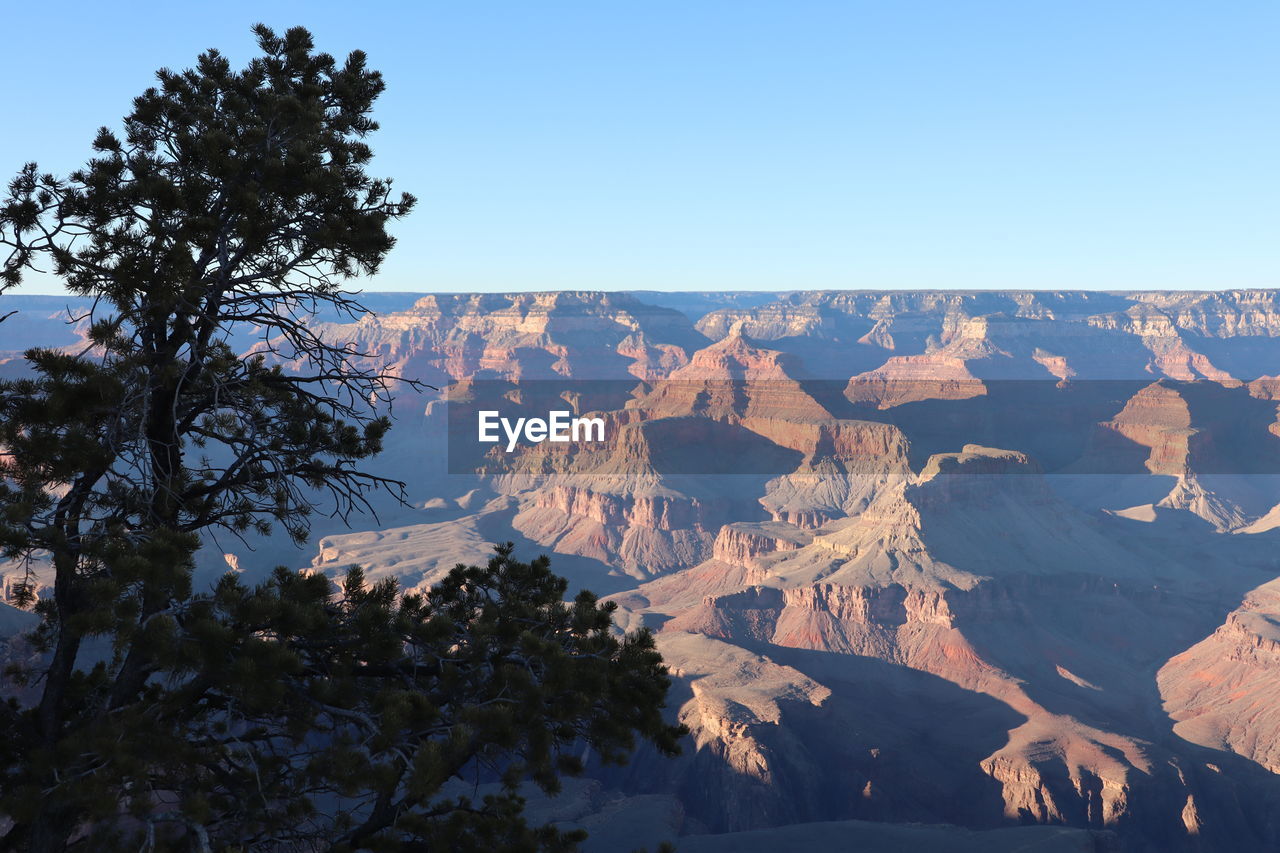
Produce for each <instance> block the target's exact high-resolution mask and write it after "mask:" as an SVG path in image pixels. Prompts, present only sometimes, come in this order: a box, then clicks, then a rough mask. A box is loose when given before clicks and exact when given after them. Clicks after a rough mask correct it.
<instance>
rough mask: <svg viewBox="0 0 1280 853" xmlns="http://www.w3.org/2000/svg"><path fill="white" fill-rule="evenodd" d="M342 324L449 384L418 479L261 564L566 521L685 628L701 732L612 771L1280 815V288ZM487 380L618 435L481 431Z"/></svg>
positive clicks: (506, 403) (421, 403) (394, 441)
mask: <svg viewBox="0 0 1280 853" xmlns="http://www.w3.org/2000/svg"><path fill="white" fill-rule="evenodd" d="M682 312H688V313H687V314H686V313H682ZM331 320H332V318H329V320H326V321H325V322H326V323H328V324H327V325H323V326H322V328H323V329H324V332H325V334H326V335H328V336H330V337H331V338H332V339H333V340H338V341H349V342H351V343H353V344H354V345H355V346H357V347H359V348H360V349H361V350H362V351H365V352H367V353H369V356H368V357H369V358H370V359H371V360H372V361H376V362H377V363H378V364H380V365H384V366H387V367H389V368H390V369H392V370H395V371H398V372H400V373H402V374H403V375H405V376H411V377H414V378H420V379H424V380H426V381H428V382H432V383H433V384H437V385H440V386H442V387H444V388H446V389H447V395H444V396H441V397H438V398H437V397H433V396H432V395H427V397H426V398H418V397H413V398H409V406H408V411H409V414H408V415H402V418H401V420H400V421H399V422H398V424H397V426H396V429H394V430H392V433H391V437H390V439H389V441H388V451H387V453H386V454H385V455H384V458H383V459H382V460H380V461H379V462H378V463H377V464H379V465H382V466H384V467H383V468H382V469H381V470H382V471H384V472H385V473H388V474H390V475H392V476H399V477H402V478H404V479H406V480H407V481H409V482H408V486H409V492H410V498H411V506H409V507H391V508H388V512H387V514H386V515H384V517H383V519H382V520H381V521H380V522H378V523H374V522H369V523H368V524H367V526H366V529H359V530H355V531H346V530H339V529H336V527H332V526H331V527H323V526H321V527H318V529H317V535H316V540H315V541H314V542H313V543H312V544H313V546H314V547H313V550H312V551H311V552H310V553H307V554H304V555H295V556H293V557H287V556H280V557H278V556H277V555H278V554H283V553H284V552H283V551H276V550H269V551H259V552H250V551H244V550H236V549H235V548H233V549H232V550H235V551H236V553H233V554H231V557H232V558H234V560H235V565H236V566H237V567H238V568H239V570H240V571H242V572H243V573H245V574H246V575H252V574H254V573H255V572H258V571H261V568H259V564H262V563H263V561H264V560H265V559H266V557H264V556H263V555H264V554H269V555H270V557H271V559H270V560H269V561H268V562H269V563H272V564H273V563H274V562H288V561H289V560H290V559H292V560H294V562H296V564H298V565H311V566H312V567H314V568H317V569H320V570H323V571H332V572H337V571H340V570H341V569H342V568H345V566H347V565H349V564H351V563H359V564H361V565H363V566H364V567H365V569H366V571H367V572H368V573H370V574H371V576H373V577H379V578H380V577H394V578H396V579H398V580H399V581H400V582H401V583H402V584H403V585H404V586H405V587H406V588H416V589H423V588H426V587H429V586H430V585H431V584H432V583H433V582H435V581H436V580H437V579H438V578H439V577H440V575H441V573H442V572H443V571H446V570H447V568H448V567H449V566H451V565H453V563H455V562H457V561H458V560H466V561H471V562H475V561H478V560H481V559H483V558H484V554H485V551H486V549H487V547H488V543H490V542H494V541H513V542H515V543H517V546H518V549H519V553H521V554H523V555H532V554H535V553H538V552H546V553H549V555H550V556H551V557H552V566H553V569H555V570H558V571H560V572H562V573H564V574H565V575H566V576H568V577H569V578H570V580H571V584H572V587H573V588H574V589H576V588H580V587H585V588H589V589H592V590H594V591H596V592H598V593H601V594H604V595H608V596H609V597H610V598H611V599H612V600H614V601H616V602H617V603H618V605H619V608H618V611H617V619H618V622H619V625H620V627H622V628H626V629H635V628H639V627H641V626H645V627H649V628H651V629H654V630H655V631H656V632H657V639H658V644H659V647H660V649H661V650H662V652H663V654H664V657H665V659H666V660H667V662H668V664H669V665H670V667H671V669H672V674H673V677H674V680H675V686H674V687H673V693H672V699H671V712H672V713H673V714H675V715H678V716H679V717H680V719H682V720H684V721H685V722H686V723H687V724H688V725H689V726H690V728H691V729H692V732H693V734H692V737H691V739H690V742H689V743H688V745H687V746H686V750H685V754H684V755H683V756H682V757H681V758H679V759H678V760H675V761H665V760H659V759H658V758H657V757H656V756H652V755H647V754H641V755H640V756H638V757H637V759H636V761H635V762H634V763H633V764H632V765H631V767H630V768H627V769H621V770H618V769H608V768H598V767H593V768H592V769H591V774H592V775H593V778H594V779H595V780H596V781H595V782H594V783H593V784H599V785H603V786H605V788H604V789H603V790H607V791H611V792H614V793H615V794H616V797H614V798H613V799H610V798H609V797H606V796H605V795H603V794H602V795H600V796H599V797H597V799H598V800H599V801H600V802H601V803H604V802H615V803H624V802H625V803H632V804H634V803H637V802H640V801H641V800H643V799H644V798H645V797H653V796H660V797H665V798H674V799H675V800H678V804H677V805H678V808H677V807H675V806H673V807H672V809H670V810H669V812H670V814H671V815H678V816H677V817H672V818H671V820H672V821H674V823H673V825H677V824H678V826H677V829H678V831H680V832H681V833H683V834H685V835H686V836H688V837H690V838H694V837H695V836H699V837H700V836H701V835H706V837H707V838H714V837H716V834H720V833H732V834H733V835H732V836H730V835H724V836H723V838H724V839H726V840H725V843H726V844H729V843H730V840H728V839H732V841H733V843H737V841H738V840H740V839H741V838H743V837H744V836H743V835H742V834H743V833H749V832H751V831H765V830H771V828H772V829H777V828H781V827H797V826H801V825H809V824H810V823H812V822H824V821H858V822H863V821H870V822H899V823H901V822H915V823H922V824H955V825H959V826H962V827H966V828H967V829H968V830H972V831H975V832H976V831H979V830H983V831H986V830H996V829H998V828H1006V829H1007V827H1010V826H1014V825H1017V824H1046V825H1050V826H1053V827H1072V828H1075V829H1077V830H1079V831H1080V833H1081V834H1079V835H1072V836H1071V837H1072V838H1073V839H1077V840H1079V839H1083V840H1085V841H1087V843H1089V844H1095V843H1096V844H1097V845H1104V844H1107V843H1112V842H1108V841H1106V839H1108V838H1110V839H1112V840H1113V842H1114V845H1115V846H1114V849H1117V850H1119V849H1123V850H1131V851H1142V853H1146V851H1152V853H1154V851H1197V853H1201V851H1211V850H1242V851H1261V850H1270V849H1276V848H1277V847H1280V751H1278V748H1277V747H1276V745H1275V744H1276V742H1277V737H1276V735H1277V732H1278V731H1280V681H1278V680H1277V678H1276V677H1275V676H1274V671H1275V670H1277V665H1280V628H1277V626H1278V625H1280V589H1277V587H1276V584H1277V583H1280V581H1277V577H1278V576H1280V559H1278V558H1277V556H1276V555H1277V554H1280V547H1278V540H1277V537H1278V536H1280V533H1277V532H1276V529H1277V527H1280V410H1278V408H1277V401H1280V381H1277V380H1276V379H1275V378H1274V377H1276V376H1280V294H1277V293H1276V292H1270V291H1268V292H1233V291H1226V292H1221V293H1199V294H1197V293H1078V292H1058V293H1017V292H974V293H965V292H902V293H882V292H843V293H832V292H798V293H788V294H776V295H769V296H764V295H759V294H752V295H744V294H737V295H734V294H701V295H699V294H661V293H652V294H648V293H646V294H599V293H552V294H486V295H435V296H425V297H422V298H420V299H417V300H416V301H415V302H413V304H411V305H400V306H398V310H389V311H387V312H386V313H383V314H381V315H379V316H377V317H371V318H366V319H364V320H361V321H360V322H359V323H354V324H338V323H333V322H331ZM317 322H319V321H317ZM5 332H6V329H5V327H3V326H0V351H5V350H7V349H9V348H10V347H8V346H7V345H5V343H4V342H3V340H2V338H3V335H4V334H5ZM446 396H447V400H448V401H447V402H446V399H445V397H446ZM467 400H470V401H471V402H472V403H475V402H476V401H480V402H483V403H484V404H485V405H486V406H489V405H492V406H493V407H495V408H502V409H503V410H504V412H506V413H509V414H511V415H512V416H517V415H519V416H536V415H538V414H540V413H545V412H546V411H547V410H548V408H549V407H554V408H566V409H571V410H572V411H573V412H574V413H575V414H589V415H592V416H597V417H599V418H601V419H602V421H603V422H604V423H605V424H606V430H605V432H606V437H605V440H603V441H601V442H577V443H557V444H553V443H551V442H542V443H533V444H529V443H525V444H523V445H521V446H519V447H517V448H515V449H513V450H512V451H511V452H505V450H495V449H494V448H493V447H482V448H480V449H479V450H478V452H475V453H470V452H469V451H468V452H463V453H457V454H455V450H456V449H457V445H458V444H460V442H459V436H461V435H462V434H463V433H462V432H459V430H460V429H465V430H466V431H467V434H468V435H470V434H473V432H472V431H473V430H474V423H470V424H468V423H463V424H462V427H458V425H457V424H454V423H452V422H450V420H449V415H450V413H451V412H453V411H455V408H454V407H455V406H456V405H457V404H458V403H459V401H467ZM398 402H399V403H400V404H401V405H402V411H403V406H404V404H405V403H406V398H405V397H402V398H401V400H400V401H398ZM424 409H425V411H426V413H425V415H422V416H418V413H420V412H422V411H423V410H424ZM464 449H465V448H464ZM445 458H447V459H448V464H447V465H446V464H445V463H444V462H443V461H442V460H443V459H445ZM208 562H209V565H210V566H211V567H213V568H217V569H218V570H219V571H220V570H222V569H223V568H225V567H226V566H227V565H229V564H230V562H231V560H230V559H229V558H226V557H224V556H223V554H222V552H221V551H218V553H216V554H211V555H210V560H209V561H208ZM12 576H13V572H12V571H11V570H10V569H6V568H0V584H3V583H4V582H5V580H6V578H9V579H11V578H12ZM3 589H4V587H3V586H0V591H3ZM0 615H2V613H0ZM0 629H3V625H2V624H0ZM610 796H613V795H612V794H610ZM664 802H668V801H665V800H664ZM619 808H622V806H619ZM664 814H667V812H664ZM664 819H665V818H664ZM841 825H843V824H841ZM872 825H874V824H872ZM898 828H899V829H901V827H898ZM1006 829H1000V831H1006ZM797 831H798V830H797ZM957 831H959V830H957ZM707 834H709V835H707ZM797 837H798V836H797ZM1055 837H1057V836H1055ZM696 843H700V842H691V844H696ZM679 846H681V847H683V846H684V844H683V842H681V843H680V844H679ZM691 849H692V847H691ZM1098 849H1105V848H1104V847H1102V846H1099V847H1098Z"/></svg>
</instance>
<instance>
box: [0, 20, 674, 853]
mask: <svg viewBox="0 0 1280 853" xmlns="http://www.w3.org/2000/svg"><path fill="white" fill-rule="evenodd" d="M255 31H256V33H257V36H258V43H259V46H260V48H261V55H260V56H258V57H257V58H255V59H253V60H252V61H251V62H250V63H249V64H248V65H247V66H246V67H245V68H244V69H241V70H233V69H232V68H231V67H230V64H229V63H228V62H227V60H226V59H225V57H223V56H222V55H221V54H219V53H218V52H217V51H209V52H207V53H205V54H203V55H202V56H200V58H199V61H198V62H197V64H196V67H195V68H193V69H190V70H187V71H182V72H171V71H167V70H165V71H161V72H159V74H158V85H157V86H155V87H153V88H151V89H148V90H146V91H145V92H144V93H143V94H142V95H141V96H140V97H138V98H137V99H135V101H134V104H133V110H132V111H131V112H130V113H129V115H127V116H126V117H125V119H124V123H123V130H122V132H120V133H116V132H113V131H111V130H109V129H107V128H103V129H102V130H101V131H99V133H98V135H97V137H96V138H95V140H94V142H93V149H94V152H95V153H94V156H93V158H92V159H91V160H90V161H89V162H88V164H87V165H86V166H85V167H84V168H82V169H80V170H78V171H75V172H73V173H71V174H70V175H69V176H68V177H66V178H65V179H63V178H57V177H54V176H53V175H51V174H47V173H43V172H41V171H40V170H39V168H38V167H37V166H36V165H35V164H31V165H28V166H27V167H25V168H24V169H22V171H21V172H20V173H19V174H18V176H17V177H16V178H15V179H14V180H13V181H12V182H11V183H10V185H9V190H8V194H7V196H6V197H5V198H4V199H3V200H0V247H3V248H4V249H6V250H7V255H4V256H3V257H0V290H3V289H5V288H7V287H10V286H12V285H14V284H17V283H18V282H20V281H21V279H22V276H23V275H24V273H26V272H27V271H29V270H31V269H39V268H44V269H51V270H52V271H53V272H54V273H55V274H56V275H57V276H58V277H59V278H60V279H61V280H62V281H63V282H64V284H65V285H66V287H67V288H68V289H69V290H70V291H71V292H72V293H74V294H78V295H82V296H88V297H92V304H93V308H92V309H91V310H90V311H89V312H88V313H87V314H86V316H85V317H84V318H82V319H83V320H84V321H85V323H86V325H87V328H88V339H87V345H86V346H85V348H84V349H83V350H82V351H80V352H64V351H54V350H41V349H35V350H31V351H29V352H28V353H27V361H28V364H29V367H30V368H31V370H30V377H29V378H26V379H21V380H15V381H7V382H0V449H2V450H3V452H0V555H2V556H4V557H6V558H10V559H17V560H21V561H26V564H27V565H28V566H30V567H31V569H30V571H29V574H28V577H27V579H26V582H25V583H23V584H20V585H19V588H18V594H19V600H20V603H22V604H24V605H26V606H32V607H34V608H35V609H36V611H37V612H38V613H39V614H40V615H41V617H42V619H41V624H40V628H39V629H38V631H37V632H36V635H35V645H36V649H37V651H39V652H40V653H41V654H42V657H41V658H40V659H39V662H38V663H36V664H34V665H32V666H31V667H30V668H28V669H26V670H16V671H14V672H11V673H9V675H10V677H12V678H13V679H15V680H16V681H17V682H18V683H19V684H22V685H25V687H26V690H27V695H28V696H34V697H35V698H34V699H33V700H31V701H29V702H27V703H26V704H21V703H18V702H16V701H14V702H9V703H7V704H4V705H2V706H0V729H2V730H3V731H4V732H5V733H6V737H5V738H4V739H3V742H0V817H7V818H9V819H10V820H11V821H12V825H11V826H10V827H9V828H8V829H7V830H6V834H5V835H4V836H3V837H2V838H0V841H2V842H3V844H2V845H0V846H4V847H6V848H14V849H26V850H32V851H61V850H67V849H86V850H89V849H91V850H104V849H117V848H120V847H121V846H122V845H124V846H126V847H128V849H138V848H139V847H142V848H143V849H175V850H181V849H193V850H212V849H215V845H216V847H217V848H220V849H227V850H232V849H241V848H242V849H273V848H275V849H307V850H324V849H331V850H356V849H369V850H375V849H397V850H398V849H415V848H413V847H412V846H411V845H412V844H414V843H419V842H420V843H422V844H430V845H431V849H477V850H480V849H510V850H543V849H545V850H558V849H571V847H572V846H573V843H574V836H572V834H564V833H560V832H558V831H556V830H554V829H551V828H536V827H527V826H525V825H524V823H523V821H522V820H521V818H520V813H521V803H520V800H519V798H518V796H516V793H515V786H516V785H517V783H519V782H521V781H523V780H531V781H532V782H534V783H536V784H538V785H541V786H543V787H544V788H546V789H548V790H553V789H554V787H555V785H556V779H557V778H558V777H559V776H560V775H562V774H565V773H575V772H578V771H579V770H580V769H581V760H580V758H577V757H575V756H577V755H580V754H581V751H582V750H583V749H586V748H587V747H590V749H592V750H593V751H594V752H595V753H596V754H598V755H599V756H601V757H602V758H603V759H604V760H606V761H621V760H623V759H624V758H625V757H626V756H627V754H628V753H629V751H630V750H631V749H632V747H633V745H634V742H633V739H634V737H635V736H636V735H639V736H642V737H645V738H648V739H650V740H652V741H654V742H655V743H656V744H657V746H658V747H659V748H660V749H662V750H664V751H670V750H672V749H674V746H675V738H676V737H677V736H678V735H679V734H680V730H679V729H676V728H670V727H667V726H665V725H664V724H663V723H662V721H661V718H660V709H661V706H662V702H663V699H664V697H665V694H666V688H667V681H666V678H665V675H664V673H663V670H662V667H661V663H660V660H659V658H658V656H657V654H656V652H655V651H654V649H653V645H652V641H651V639H650V638H649V637H648V635H647V634H643V633H642V634H639V635H636V636H632V637H628V638H625V639H621V640H619V639H617V638H616V637H615V636H614V635H613V634H612V633H611V630H610V613H611V605H600V604H599V603H598V602H596V600H595V599H594V598H592V597H591V596H590V595H589V594H586V593H583V594H581V595H579V597H578V598H577V599H576V600H575V601H573V602H572V603H564V602H563V601H562V598H563V596H564V593H565V585H564V582H563V581H562V580H560V579H558V578H556V577H555V576H554V575H552V574H551V573H550V572H549V571H548V569H547V565H546V562H545V561H541V560H540V561H535V562H534V563H531V564H522V563H518V562H516V561H514V560H512V559H511V554H510V551H509V549H507V550H502V551H500V552H499V554H498V556H497V557H495V559H494V561H492V562H491V563H490V564H489V565H488V566H487V567H471V568H464V567H459V569H457V570H456V571H455V572H454V573H453V574H451V575H450V577H449V578H448V579H447V580H446V581H445V582H444V583H443V584H442V585H441V586H440V587H439V588H437V589H436V590H434V591H433V592H431V593H430V594H429V595H426V596H401V595H400V594H399V593H398V591H397V590H396V589H395V588H394V586H392V585H390V584H385V583H384V584H377V585H374V586H372V587H369V586H368V585H367V584H365V582H364V580H363V578H362V577H361V576H360V574H359V572H353V573H352V574H351V575H349V576H348V578H347V579H346V581H345V583H344V585H343V587H342V588H341V590H340V591H338V592H335V591H334V590H332V589H331V587H330V584H329V581H327V580H326V579H324V578H322V577H319V576H312V575H299V574H290V573H288V572H283V571H282V572H277V573H276V574H275V575H274V576H273V577H272V578H271V580H270V581H269V582H267V583H266V584H264V585H262V586H259V587H254V588H249V587H246V586H244V585H243V584H241V583H240V582H239V581H238V580H236V579H235V578H232V577H228V578H226V579H224V580H223V581H222V583H221V584H220V585H219V586H218V588H217V589H216V590H215V591H214V592H213V593H211V594H204V593H198V592H197V591H195V590H194V589H193V582H192V572H193V558H194V554H195V552H196V550H197V549H198V547H199V545H200V543H201V542H202V541H204V537H205V535H206V534H208V533H209V532H211V531H217V530H222V531H226V532H229V533H231V534H233V535H237V536H240V535H253V534H260V533H266V532H269V531H270V530H271V529H272V528H273V526H279V527H282V528H283V529H284V530H285V531H286V532H287V533H288V534H289V535H291V536H292V537H293V538H294V539H295V540H298V541H304V540H305V539H306V538H307V537H308V535H309V518H310V517H311V515H312V513H313V512H315V511H316V510H318V509H328V510H329V511H330V512H332V513H333V514H336V515H339V516H342V517H344V518H345V517H346V516H347V514H348V513H351V512H354V511H359V510H362V509H367V508H369V498H368V494H369V492H370V491H371V490H375V489H388V490H390V491H391V492H392V494H393V495H397V496H399V495H402V494H403V484H400V483H397V482H395V481H393V480H389V479H386V478H382V477H378V476H376V475H373V474H371V473H369V472H367V471H365V470H364V469H362V467H361V463H362V462H363V461H364V460H367V459H368V458H370V457H371V456H372V455H374V454H376V453H377V452H379V450H380V449H381V447H382V439H383V436H384V435H385V433H386V431H387V429H388V428H389V426H390V421H389V419H388V416H387V413H386V411H385V409H386V406H388V405H389V404H390V401H391V397H392V388H393V383H394V382H396V381H397V378H396V377H395V376H391V375H387V374H385V373H383V372H381V368H380V367H378V366H377V362H376V360H375V359H373V358H372V357H370V356H368V355H367V354H363V353H359V352H356V351H354V350H353V349H351V348H349V347H347V346H344V345H337V344H332V343H330V342H328V341H326V340H324V339H322V338H321V337H320V335H319V333H318V331H317V329H316V327H315V325H314V324H312V323H310V322H308V318H309V317H310V316H312V315H314V313H315V312H316V311H317V310H319V309H321V308H326V309H329V310H332V311H336V312H338V313H340V314H341V313H346V314H348V315H350V316H359V315H360V314H361V313H363V308H362V307H361V306H360V305H359V303H358V301H356V299H355V295H354V294H353V293H351V292H348V291H346V290H343V285H344V283H345V282H347V281H348V280H349V279H351V278H353V277H356V276H362V275H372V274H374V273H376V272H377V270H378V268H379V266H380V264H381V262H382V259H383V258H384V257H385V255H386V253H387V252H388V251H389V250H390V249H391V248H392V246H393V245H394V240H393V238H392V237H391V235H390V234H389V233H388V230H387V229H388V226H389V225H390V224H391V223H393V222H394V221H395V220H397V219H399V218H400V217H402V216H404V215H406V214H407V213H408V212H409V211H410V210H411V209H412V207H413V204H414V200H413V198H412V197H411V196H407V195H400V196H399V197H393V195H392V191H391V182H390V181H388V180H383V179H376V178H372V177H370V176H369V175H368V174H367V173H366V171H365V169H366V167H367V165H368V164H369V163H370V162H371V158H372V150H371V148H370V147H369V144H368V141H367V139H368V136H369V134H370V133H372V132H373V131H374V130H376V129H377V125H376V123H375V122H374V121H373V120H372V119H371V117H370V115H371V110H372V107H373V104H374V102H375V100H376V99H377V97H378V95H379V94H380V93H381V92H382V90H383V82H382V78H381V76H380V75H379V74H378V73H377V72H376V71H372V70H370V69H369V68H368V67H367V65H366V61H365V57H364V55H363V54H361V53H359V52H355V53H352V54H351V55H350V56H349V57H348V58H347V59H346V61H345V62H342V63H339V62H338V61H336V60H335V59H334V58H333V57H331V56H329V55H327V54H324V53H317V52H316V51H315V50H314V48H313V44H312V39H311V36H310V34H309V33H307V32H306V30H303V29H301V28H295V29H291V30H289V31H288V32H286V33H285V34H283V35H277V34H275V33H274V32H272V31H271V30H269V29H267V28H265V27H258V28H256V30H255ZM246 335H248V336H249V337H251V338H252V339H253V340H256V346H255V347H254V349H253V353H252V354H251V355H249V356H247V357H240V356H238V355H237V353H239V352H244V351H245V347H246ZM42 567H43V568H47V570H48V572H50V573H51V577H50V576H49V575H47V574H41V572H42V571H43V568H42ZM463 776H469V777H470V778H471V779H472V781H473V782H474V780H475V779H476V778H491V779H492V780H494V781H496V782H499V783H500V786H499V790H501V791H502V792H503V793H501V794H494V795H490V796H488V797H485V798H480V799H478V800H477V799H476V797H474V796H470V797H469V796H467V794H466V793H465V791H461V790H456V791H455V790H454V789H453V788H450V787H449V784H450V782H449V780H454V781H455V782H456V781H457V780H458V779H459V778H460V777H463ZM414 839H416V840H417V841H416V842H415V841H414ZM406 845H409V846H406Z"/></svg>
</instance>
